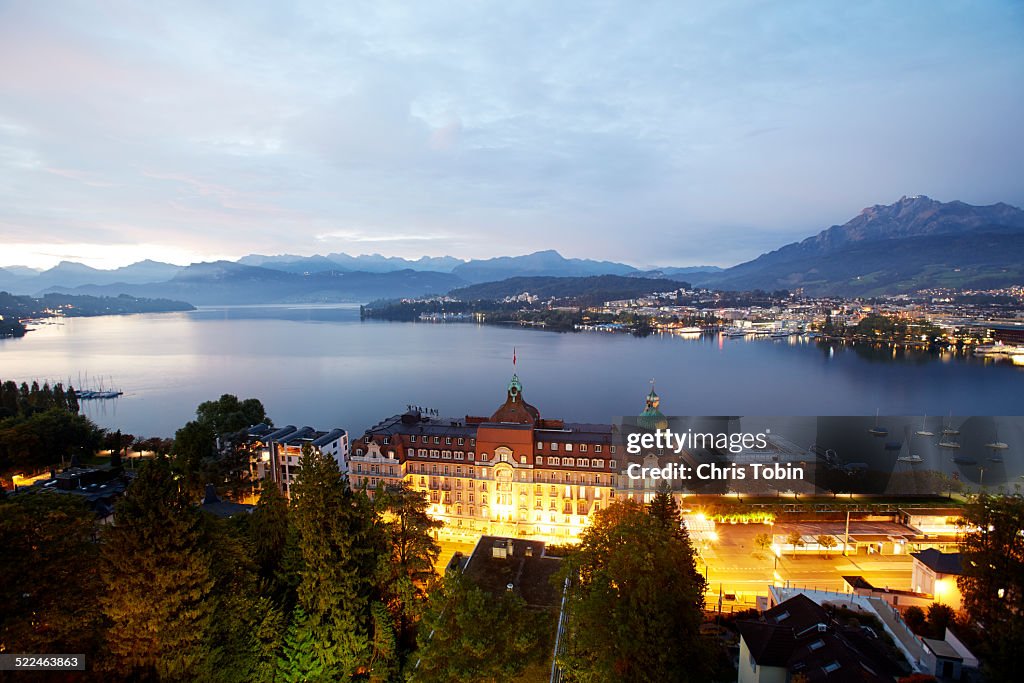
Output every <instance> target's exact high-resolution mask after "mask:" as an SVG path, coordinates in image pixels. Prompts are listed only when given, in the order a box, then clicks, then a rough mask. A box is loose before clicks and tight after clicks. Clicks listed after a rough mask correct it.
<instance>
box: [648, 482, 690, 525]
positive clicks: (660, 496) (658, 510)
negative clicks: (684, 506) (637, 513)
mask: <svg viewBox="0 0 1024 683" xmlns="http://www.w3.org/2000/svg"><path fill="white" fill-rule="evenodd" d="M647 512H648V513H649V514H650V515H651V516H652V517H654V518H655V519H657V520H658V521H660V522H661V524H662V525H663V526H664V527H665V528H666V529H667V530H668V531H670V532H672V533H673V534H676V533H678V531H679V529H680V527H681V526H682V519H681V518H680V516H679V505H678V504H677V503H676V499H675V497H674V496H673V495H672V489H671V488H670V487H669V485H668V482H666V481H662V482H661V483H660V484H659V485H658V489H657V491H656V492H655V494H654V498H652V499H651V503H650V505H648V506H647Z"/></svg>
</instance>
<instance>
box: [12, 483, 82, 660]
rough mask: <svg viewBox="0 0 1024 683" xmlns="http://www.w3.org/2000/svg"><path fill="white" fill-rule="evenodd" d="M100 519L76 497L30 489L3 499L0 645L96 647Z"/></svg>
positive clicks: (23, 648) (25, 648)
mask: <svg viewBox="0 0 1024 683" xmlns="http://www.w3.org/2000/svg"><path fill="white" fill-rule="evenodd" d="M95 534H96V520H95V516H94V515H93V513H92V512H91V511H90V510H89V509H88V507H86V505H85V501H84V500H82V499H81V498H79V497H77V496H64V495H57V494H54V493H52V492H50V491H38V492H37V491H32V492H28V493H21V494H17V495H12V496H8V497H6V498H2V499H0V548H2V551H0V644H2V646H3V649H4V650H5V651H6V652H79V653H83V654H85V655H86V657H87V658H88V657H91V656H92V655H93V654H94V653H95V652H96V650H97V646H98V645H99V642H98V641H99V634H100V633H101V618H102V614H101V612H100V606H99V596H100V593H101V585H100V581H99V574H98V573H97V571H96V560H97V557H98V553H99V548H98V546H97V544H96V543H95Z"/></svg>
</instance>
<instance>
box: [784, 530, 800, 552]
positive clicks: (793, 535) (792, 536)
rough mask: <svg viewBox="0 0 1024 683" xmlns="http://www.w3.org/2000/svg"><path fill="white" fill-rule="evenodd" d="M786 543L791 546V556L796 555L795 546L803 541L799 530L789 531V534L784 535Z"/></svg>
mask: <svg viewBox="0 0 1024 683" xmlns="http://www.w3.org/2000/svg"><path fill="white" fill-rule="evenodd" d="M786 543H788V544H790V545H791V546H793V557H796V547H797V546H798V545H803V544H804V541H803V538H802V537H801V535H800V532H799V531H790V532H789V535H788V536H786Z"/></svg>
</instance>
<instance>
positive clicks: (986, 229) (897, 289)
mask: <svg viewBox="0 0 1024 683" xmlns="http://www.w3.org/2000/svg"><path fill="white" fill-rule="evenodd" d="M1022 264H1024V211H1021V210H1020V209H1018V208H1016V207H1013V206H1010V205H1008V204H1002V203H1000V204H992V205H990V206H972V205H970V204H965V203H964V202H959V201H954V202H948V203H943V202H939V201H936V200H934V199H931V198H929V197H925V196H922V195H918V196H914V197H902V198H901V199H900V200H899V201H897V202H895V203H894V204H889V205H875V206H871V207H868V208H866V209H864V210H863V211H861V212H860V214H858V215H857V216H856V217H854V218H853V219H852V220H850V221H848V222H846V223H844V224H843V225H833V226H832V227H830V228H827V229H825V230H822V231H821V232H819V233H818V234H817V235H815V236H813V237H809V238H807V239H805V240H803V241H802V242H794V243H792V244H787V245H786V246H784V247H782V248H781V249H777V250H775V251H772V252H769V253H767V254H763V255H761V256H759V257H758V258H756V259H754V260H753V261H748V262H746V263H741V264H739V265H736V266H733V267H732V268H728V269H726V270H723V271H721V272H719V273H715V274H712V275H709V276H707V277H702V276H695V277H693V278H692V279H693V280H694V282H695V283H696V284H699V285H701V286H706V287H714V288H717V289H730V290H749V289H764V290H777V289H790V290H793V289H797V288H803V289H804V290H805V291H806V292H807V293H810V294H841V295H871V294H886V293H901V292H910V291H915V290H919V289H925V288H931V287H975V288H991V287H1002V286H1007V285H1012V284H1024V265H1022Z"/></svg>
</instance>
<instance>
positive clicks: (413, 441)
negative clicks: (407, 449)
mask: <svg viewBox="0 0 1024 683" xmlns="http://www.w3.org/2000/svg"><path fill="white" fill-rule="evenodd" d="M409 443H416V435H415V434H413V435H412V436H410V437H409Z"/></svg>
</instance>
